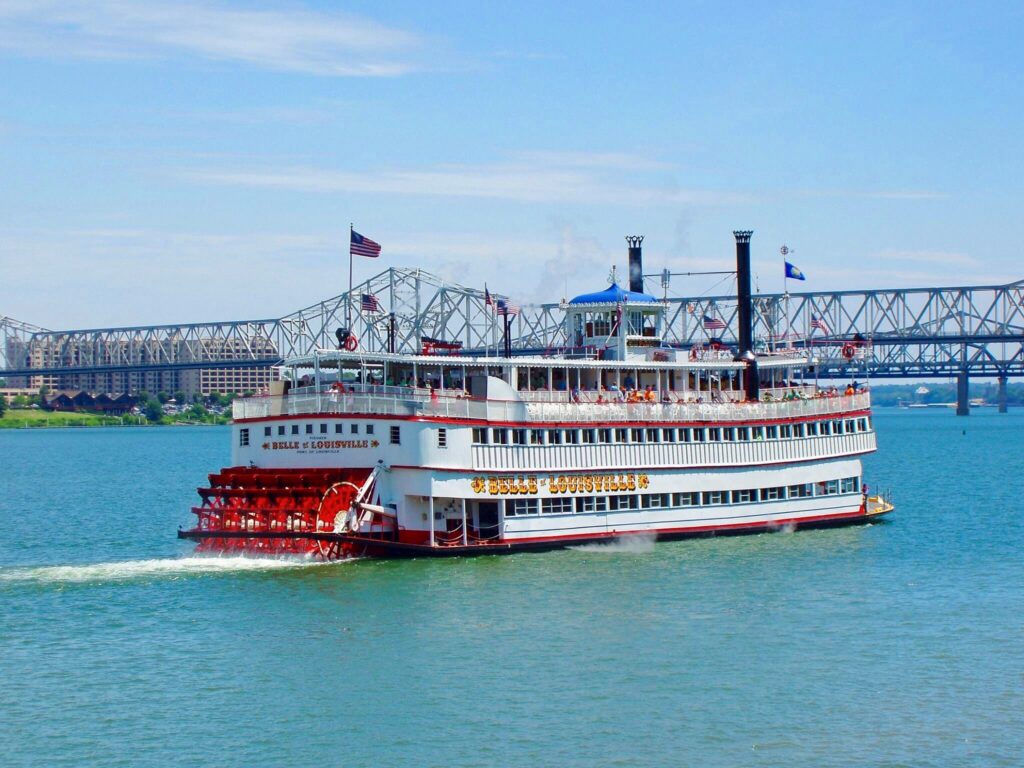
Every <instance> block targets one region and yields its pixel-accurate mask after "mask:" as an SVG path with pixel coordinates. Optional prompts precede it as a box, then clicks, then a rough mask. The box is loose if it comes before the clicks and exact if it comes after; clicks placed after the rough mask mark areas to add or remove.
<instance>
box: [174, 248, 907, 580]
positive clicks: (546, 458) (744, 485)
mask: <svg viewBox="0 0 1024 768" xmlns="http://www.w3.org/2000/svg"><path fill="white" fill-rule="evenodd" d="M736 234H737V274H738V279H737V282H738V285H739V290H738V296H737V302H738V305H737V306H738V318H739V334H738V337H739V338H738V343H737V347H736V349H727V348H718V349H712V348H705V349H702V348H691V349H681V348H673V347H669V346H666V345H665V344H663V341H662V333H663V328H664V323H665V320H666V318H665V304H664V303H662V302H661V301H659V300H657V299H656V298H655V297H653V296H650V295H648V294H645V293H643V292H642V290H641V289H642V283H640V284H639V285H638V284H637V283H636V282H634V281H631V283H630V289H631V290H625V289H623V288H620V287H619V286H618V285H617V284H615V283H614V282H613V283H612V284H611V285H610V286H608V288H606V289H605V290H602V291H598V292H596V293H589V294H583V295H580V296H577V297H576V298H574V299H572V300H571V301H568V302H565V303H564V322H565V330H566V335H567V338H569V339H570V340H571V341H572V344H571V347H569V348H567V349H566V350H563V351H560V352H559V353H557V354H543V355H536V354H533V355H531V354H521V355H520V354H515V355H511V354H510V355H508V356H499V355H498V354H487V353H486V352H483V353H479V354H460V353H458V350H456V349H450V350H445V351H446V352H448V354H437V353H436V352H437V350H436V349H435V350H431V351H432V352H433V353H432V354H415V355H408V354H394V353H384V352H363V351H360V350H359V349H358V348H356V349H354V350H349V349H346V348H345V344H344V343H342V344H340V345H339V347H340V348H339V349H321V350H316V351H313V352H312V353H310V354H308V355H304V356H301V357H296V358H293V359H290V360H286V361H285V362H284V364H283V366H282V376H281V380H280V381H278V382H275V384H274V387H273V389H272V390H271V391H270V392H269V393H268V394H265V395H262V396H256V397H248V398H242V399H238V400H236V401H235V403H234V406H233V408H234V412H233V416H234V419H233V425H232V427H231V440H232V466H231V467H229V468H226V469H223V470H221V471H220V472H217V473H214V474H211V475H210V478H209V480H210V482H209V484H208V485H207V486H205V487H203V488H200V489H199V495H200V498H201V503H200V504H199V505H198V506H196V507H194V508H193V512H194V513H195V515H196V518H197V521H196V525H195V527H193V528H192V529H190V530H181V531H179V536H181V537H182V538H188V539H194V540H196V541H197V542H198V548H199V550H201V551H205V552H216V553H236V554H267V555H307V556H314V557H317V558H322V559H326V560H334V559H341V558H348V557H357V556H376V557H403V556H452V555H471V554H473V555H475V554H484V553H501V552H511V551H520V550H539V549H553V548H560V547H565V546H571V545H574V544H579V543H585V542H594V541H608V540H614V539H618V538H622V537H629V536H648V537H650V536H653V537H656V538H659V539H667V538H679V537H687V536H699V535H713V534H737V533H753V532H763V531H775V530H780V529H792V528H807V527H824V526H834V525H845V524H855V523H864V522H868V521H871V520H873V519H877V518H878V517H880V516H881V515H884V514H886V513H888V512H890V511H891V510H892V509H893V506H892V504H891V502H890V501H889V500H888V499H887V498H886V495H878V494H876V495H869V493H868V490H867V485H865V483H864V478H863V474H862V465H861V458H862V457H863V456H864V455H866V454H868V453H870V452H872V451H874V450H875V449H876V441H875V431H874V428H873V423H872V417H871V406H870V393H869V392H868V391H867V389H866V387H858V388H854V387H853V386H851V387H847V388H846V389H845V391H844V392H842V393H840V392H838V391H834V390H833V391H826V390H823V389H821V388H819V387H818V386H816V383H815V381H814V379H813V367H814V365H815V358H814V353H813V352H811V351H810V350H806V349H786V350H777V351H773V352H765V351H762V352H761V353H755V352H754V350H753V344H752V341H753V340H752V338H751V314H750V313H751V300H750V290H749V233H746V232H740V233H736ZM632 266H633V265H632V263H631V267H632ZM636 271H639V270H638V269H637V270H636ZM633 289H636V290H633ZM339 340H341V339H339ZM345 341H348V338H346V339H345ZM348 346H349V347H351V346H353V345H352V344H351V343H350V344H349V345H348ZM716 346H719V345H716Z"/></svg>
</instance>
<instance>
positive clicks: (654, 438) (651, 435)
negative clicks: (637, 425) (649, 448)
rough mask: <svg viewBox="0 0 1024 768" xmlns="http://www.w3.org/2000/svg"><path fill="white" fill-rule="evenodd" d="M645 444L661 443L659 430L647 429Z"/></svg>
mask: <svg viewBox="0 0 1024 768" xmlns="http://www.w3.org/2000/svg"><path fill="white" fill-rule="evenodd" d="M647 442H648V443H658V442H661V430H660V429H648V430H647Z"/></svg>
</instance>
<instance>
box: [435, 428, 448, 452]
mask: <svg viewBox="0 0 1024 768" xmlns="http://www.w3.org/2000/svg"><path fill="white" fill-rule="evenodd" d="M437 447H438V448H447V447H448V430H447V429H445V428H444V427H440V428H438V430H437Z"/></svg>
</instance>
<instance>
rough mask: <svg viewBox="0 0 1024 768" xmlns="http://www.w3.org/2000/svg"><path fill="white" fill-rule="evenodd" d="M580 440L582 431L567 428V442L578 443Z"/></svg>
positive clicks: (570, 443)
mask: <svg viewBox="0 0 1024 768" xmlns="http://www.w3.org/2000/svg"><path fill="white" fill-rule="evenodd" d="M579 441H580V433H579V431H578V430H575V429H567V430H565V444H566V445H576V444H577V443H579Z"/></svg>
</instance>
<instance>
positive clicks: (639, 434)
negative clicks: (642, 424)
mask: <svg viewBox="0 0 1024 768" xmlns="http://www.w3.org/2000/svg"><path fill="white" fill-rule="evenodd" d="M629 439H630V441H632V442H634V443H642V442H643V441H644V431H643V430H642V429H631V430H630V435H629Z"/></svg>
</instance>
